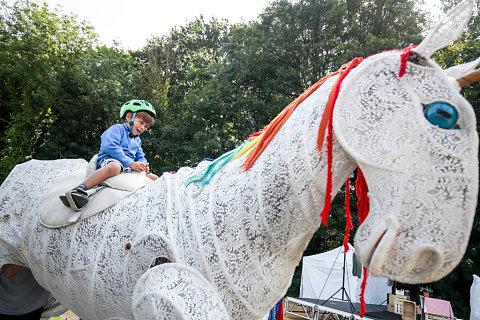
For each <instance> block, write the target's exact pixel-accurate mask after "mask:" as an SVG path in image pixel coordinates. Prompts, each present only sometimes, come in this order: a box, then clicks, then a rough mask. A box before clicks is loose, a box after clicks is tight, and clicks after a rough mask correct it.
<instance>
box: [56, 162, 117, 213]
mask: <svg viewBox="0 0 480 320" xmlns="http://www.w3.org/2000/svg"><path fill="white" fill-rule="evenodd" d="M121 170H122V166H121V165H120V164H119V163H118V162H115V161H112V162H109V163H108V164H107V165H105V166H104V167H101V168H100V169H97V170H95V171H94V172H92V173H91V174H90V175H89V176H88V177H87V179H85V181H83V183H82V184H80V185H78V186H77V187H75V188H73V189H72V190H70V191H68V192H67V193H65V195H61V196H60V200H61V201H62V203H63V204H64V205H65V206H67V207H72V208H73V209H75V210H80V209H82V208H83V207H84V206H85V205H86V204H87V203H88V201H89V199H88V193H87V190H88V189H90V188H92V187H94V186H96V185H97V184H99V183H101V182H102V181H104V180H106V179H108V178H110V177H113V176H116V175H117V174H119V173H120V172H121Z"/></svg>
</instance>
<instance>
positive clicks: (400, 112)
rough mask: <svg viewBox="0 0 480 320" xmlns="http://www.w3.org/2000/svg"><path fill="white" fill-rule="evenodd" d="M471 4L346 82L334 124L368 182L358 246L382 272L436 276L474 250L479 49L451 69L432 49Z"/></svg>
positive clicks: (456, 30)
mask: <svg viewBox="0 0 480 320" xmlns="http://www.w3.org/2000/svg"><path fill="white" fill-rule="evenodd" d="M472 7H473V4H472V1H469V0H467V1H464V2H462V3H461V4H459V5H458V6H457V7H456V8H455V9H454V10H452V12H450V14H449V15H448V16H447V17H446V18H445V19H444V20H442V21H441V22H440V23H438V24H437V25H436V26H435V27H434V28H433V29H432V31H431V32H430V33H429V35H428V36H427V37H426V38H425V40H424V41H423V42H422V43H421V44H420V45H419V46H417V47H416V48H414V49H412V50H411V52H410V51H409V52H407V51H404V52H386V53H382V54H378V55H376V56H373V57H370V58H368V59H366V60H365V61H364V62H362V64H361V65H360V66H358V67H357V68H356V69H354V70H353V71H352V73H351V74H350V76H349V77H347V78H346V79H345V81H344V82H343V84H342V88H341V92H342V94H341V95H340V96H339V98H338V100H337V107H336V108H335V109H334V113H333V128H334V132H335V135H336V137H337V138H338V141H339V143H340V144H341V146H342V147H343V148H344V149H345V150H346V151H347V152H348V153H349V154H350V156H352V157H353V158H354V159H355V160H356V162H357V163H358V166H359V167H360V169H361V170H362V172H363V174H364V176H365V179H366V182H367V185H368V188H369V201H370V212H369V214H368V216H367V218H366V219H365V221H364V222H363V224H362V225H361V226H360V227H359V229H358V231H357V233H356V236H355V248H356V250H357V253H358V254H359V256H360V258H361V260H362V263H363V264H364V265H365V266H368V267H369V269H370V272H371V273H372V274H373V275H375V276H385V277H388V278H390V279H393V280H396V281H399V282H403V283H423V282H431V281H436V280H438V279H440V278H442V277H444V276H445V275H447V274H448V273H449V272H450V271H452V270H453V268H455V266H456V265H457V264H458V263H459V261H460V260H461V258H462V256H463V254H464V252H465V250H466V247H467V244H468V240H469V235H470V230H471V227H472V223H473V218H474V214H475V208H476V202H477V192H478V159H477V154H478V135H477V126H476V120H475V114H474V112H473V108H472V106H471V105H470V104H469V103H468V102H467V101H466V100H465V99H464V98H463V97H462V96H461V95H460V92H459V91H460V85H465V84H466V83H468V82H469V81H470V80H474V79H472V78H475V77H478V72H477V73H476V74H474V76H472V75H469V76H465V74H467V73H468V72H470V71H471V70H472V69H473V68H475V66H476V65H477V64H478V63H479V61H480V59H479V60H476V61H474V62H472V63H469V64H465V65H461V66H456V67H454V68H451V69H449V70H442V69H441V68H440V67H439V66H438V65H437V64H436V63H435V62H433V61H432V60H431V59H430V56H431V55H432V54H433V53H434V52H435V51H436V50H438V49H440V48H442V47H444V46H446V45H448V44H449V43H450V42H451V41H453V40H455V39H456V38H457V37H458V36H459V35H460V34H461V32H462V31H463V28H464V27H465V25H466V23H467V21H468V20H469V18H470V15H471V12H472ZM406 54H407V56H408V55H409V57H408V58H407V56H405V55H406ZM402 61H403V65H402ZM405 61H406V64H405ZM402 68H403V69H404V72H401V70H402ZM452 77H455V78H456V79H454V78H452Z"/></svg>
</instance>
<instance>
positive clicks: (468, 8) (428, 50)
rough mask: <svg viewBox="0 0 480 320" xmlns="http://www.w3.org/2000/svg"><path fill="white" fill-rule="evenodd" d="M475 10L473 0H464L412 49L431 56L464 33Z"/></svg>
mask: <svg viewBox="0 0 480 320" xmlns="http://www.w3.org/2000/svg"><path fill="white" fill-rule="evenodd" d="M472 12H473V0H464V1H462V2H461V3H459V4H458V5H457V6H456V7H455V8H453V9H452V10H451V11H450V12H449V13H448V14H447V16H446V17H445V18H443V19H442V20H441V21H440V22H438V23H437V24H436V25H435V26H434V27H433V28H432V29H430V31H429V32H428V35H427V36H426V37H425V39H424V40H423V41H422V42H421V43H420V44H419V45H418V46H417V47H416V48H415V49H413V50H412V51H415V52H416V53H418V54H419V55H421V56H423V57H424V58H430V57H431V56H432V54H434V53H435V52H436V51H437V50H439V49H442V48H444V47H446V46H448V45H449V44H451V43H453V42H454V41H455V40H457V38H458V37H459V36H460V35H461V34H462V32H463V29H464V28H465V26H466V25H467V23H468V21H469V20H470V17H471V16H472Z"/></svg>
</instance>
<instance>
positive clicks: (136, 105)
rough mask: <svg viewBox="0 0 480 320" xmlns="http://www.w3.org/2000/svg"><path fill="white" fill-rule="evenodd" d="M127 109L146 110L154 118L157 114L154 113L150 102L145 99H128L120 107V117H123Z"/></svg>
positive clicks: (134, 110) (131, 110) (132, 110)
mask: <svg viewBox="0 0 480 320" xmlns="http://www.w3.org/2000/svg"><path fill="white" fill-rule="evenodd" d="M128 111H130V112H137V111H146V112H148V113H150V114H151V115H152V116H153V117H154V118H155V117H156V116H157V114H156V113H155V108H154V107H153V106H152V104H151V103H149V102H148V101H145V100H130V101H128V102H125V103H124V104H123V106H122V107H121V108H120V118H123V117H124V116H125V113H127V112H128Z"/></svg>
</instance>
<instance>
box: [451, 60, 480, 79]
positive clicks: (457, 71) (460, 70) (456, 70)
mask: <svg viewBox="0 0 480 320" xmlns="http://www.w3.org/2000/svg"><path fill="white" fill-rule="evenodd" d="M479 63H480V58H478V59H477V60H474V61H471V62H467V63H464V64H459V65H456V66H453V67H450V68H448V69H447V70H445V71H444V72H445V75H446V76H448V77H450V78H453V79H459V78H461V77H462V76H464V75H466V74H467V73H469V72H470V71H473V70H474V69H475V68H476V67H477V66H478V64H479Z"/></svg>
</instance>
